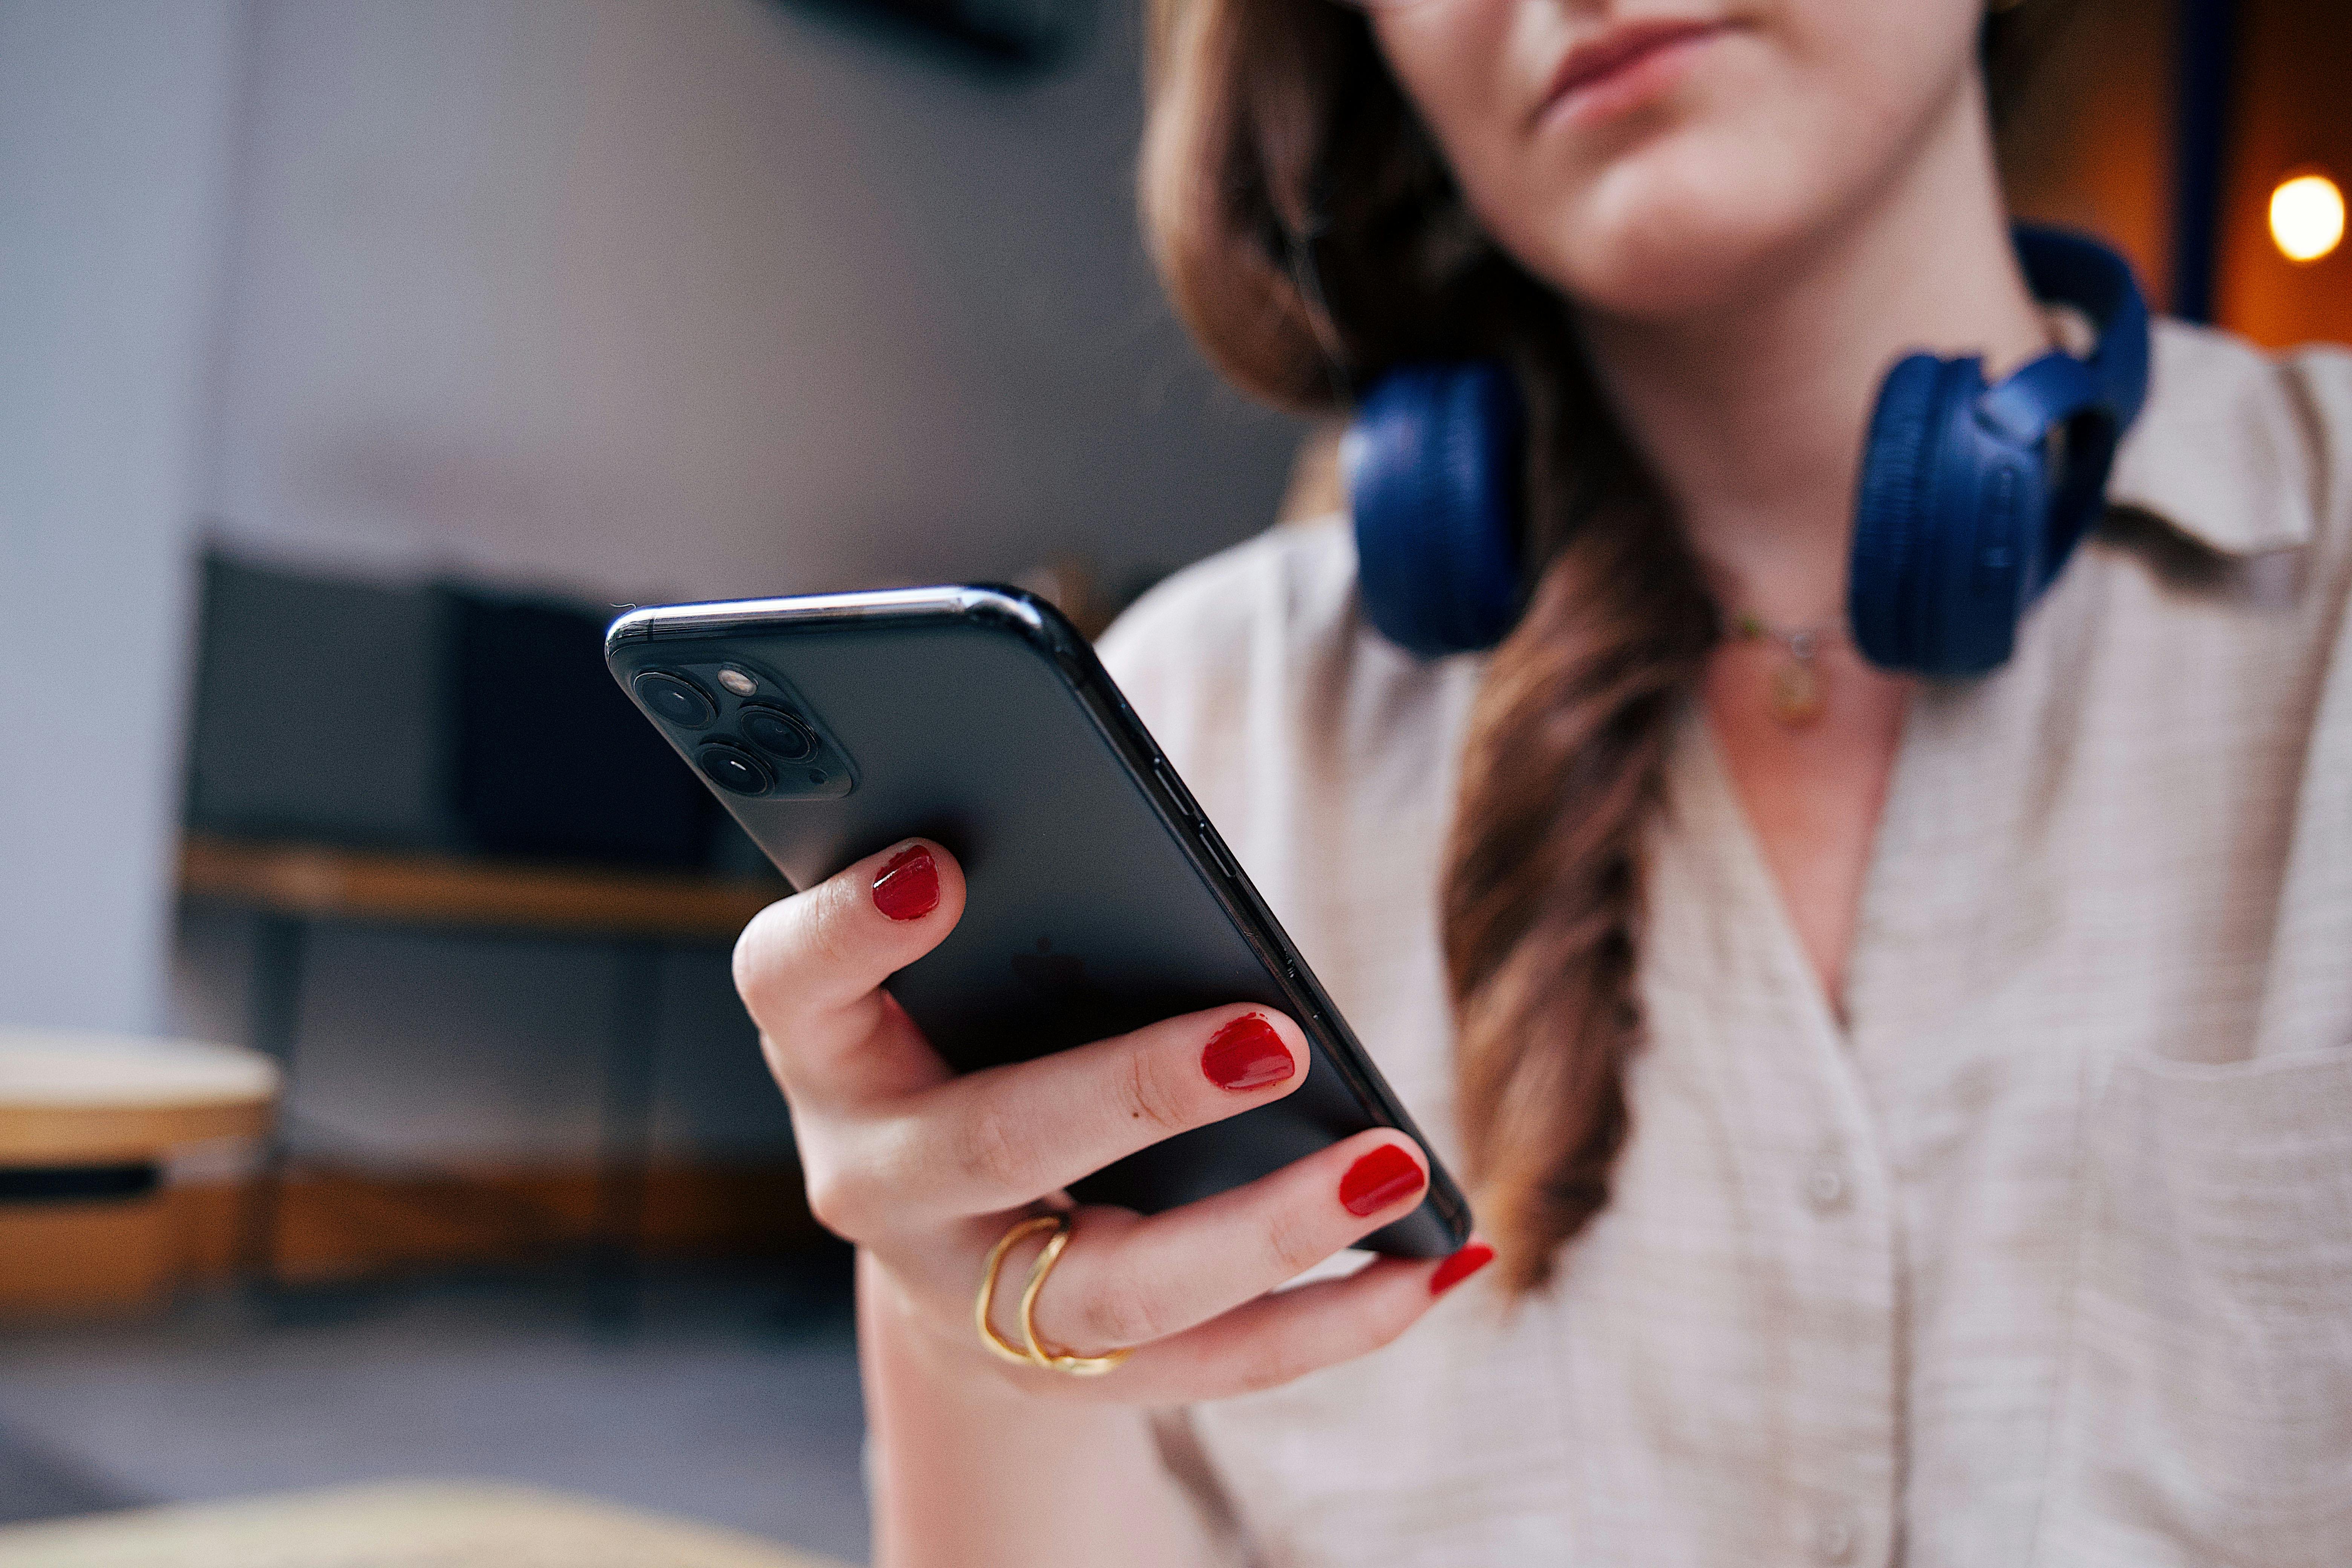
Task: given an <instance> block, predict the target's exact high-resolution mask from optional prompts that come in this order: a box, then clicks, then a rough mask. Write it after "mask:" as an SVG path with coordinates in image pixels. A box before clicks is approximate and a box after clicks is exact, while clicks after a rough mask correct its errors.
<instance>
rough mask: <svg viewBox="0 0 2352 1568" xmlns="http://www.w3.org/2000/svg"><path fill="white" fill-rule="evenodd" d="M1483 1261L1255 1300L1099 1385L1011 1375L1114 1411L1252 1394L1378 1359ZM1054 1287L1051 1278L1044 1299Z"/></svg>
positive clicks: (1371, 1274) (1143, 1353) (1480, 1254)
mask: <svg viewBox="0 0 2352 1568" xmlns="http://www.w3.org/2000/svg"><path fill="white" fill-rule="evenodd" d="M1067 1256H1068V1255H1067V1254H1065V1255H1064V1257H1065V1258H1067ZM1491 1257H1493V1253H1492V1251H1491V1249H1489V1248H1487V1247H1486V1246H1485V1244H1483V1243H1475V1242H1474V1243H1473V1244H1472V1245H1471V1246H1470V1247H1465V1249H1464V1250H1463V1251H1462V1252H1461V1253H1457V1254H1455V1255H1454V1258H1444V1259H1429V1260H1424V1259H1418V1258H1375V1259H1373V1260H1372V1261H1371V1262H1370V1263H1369V1264H1367V1265H1366V1266H1365V1267H1364V1268H1360V1269H1359V1270H1358V1271H1357V1272H1355V1273H1354V1274H1351V1275H1349V1276H1348V1277H1347V1278H1346V1279H1323V1280H1318V1281H1316V1282H1315V1283H1313V1284H1310V1285H1301V1286H1298V1287H1297V1288H1296V1289H1289V1290H1283V1291H1278V1292H1276V1293H1275V1294H1272V1295H1267V1296H1261V1297H1259V1298H1258V1299H1257V1300H1253V1301H1248V1302H1245V1303H1244V1304H1243V1305H1241V1306H1239V1307H1236V1308H1234V1310H1231V1311H1229V1312H1224V1313H1222V1314H1220V1315H1219V1316H1217V1317H1214V1318H1212V1319H1210V1320H1209V1321H1207V1322H1205V1323H1202V1324H1201V1325H1200V1326H1199V1327H1197V1328H1193V1329H1189V1330H1187V1331H1184V1332H1183V1333H1181V1334H1177V1335H1175V1336H1174V1337H1172V1338H1170V1339H1165V1340H1160V1341H1159V1342H1156V1343H1153V1344H1150V1345H1146V1346H1144V1347H1143V1348H1142V1349H1140V1350H1138V1351H1137V1352H1135V1353H1134V1354H1133V1355H1132V1356H1130V1357H1129V1358H1128V1359H1127V1360H1126V1361H1124V1362H1122V1363H1119V1364H1118V1366H1117V1367H1114V1368H1113V1369H1112V1370H1111V1371H1110V1372H1109V1373H1107V1374H1105V1375H1103V1376H1099V1377H1072V1376H1070V1375H1068V1374H1067V1373H1055V1372H1048V1371H1044V1370H1042V1369H1041V1370H1034V1371H1021V1372H1018V1373H1016V1375H1018V1376H1019V1377H1020V1378H1021V1379H1022V1381H1023V1383H1024V1385H1025V1386H1027V1387H1029V1388H1030V1389H1032V1390H1033V1391H1034V1392H1036V1393H1040V1394H1061V1395H1064V1396H1066V1397H1072V1398H1078V1399H1086V1400H1103V1401H1108V1402H1111V1403H1114V1404H1121V1405H1179V1404H1189V1403H1191V1402H1192V1401H1195V1400H1203V1399H1223V1398H1227V1397H1230V1396H1232V1395H1234V1394H1254V1393H1256V1392H1258V1391H1259V1390H1261V1389H1267V1388H1276V1387H1279V1386H1280V1385H1281V1384H1286V1383H1289V1382H1291V1381H1292V1380H1294V1379H1296V1378H1300V1377H1304V1376H1306V1375H1307V1373H1313V1372H1320V1371H1321V1370H1323V1369H1324V1368H1325V1367H1327V1366H1337V1365H1339V1363H1342V1362H1348V1361H1353V1360H1355V1359H1356V1358H1357V1357H1358V1356H1362V1355H1369V1354H1370V1353H1371V1352H1373V1351H1376V1350H1379V1349H1380V1348H1381V1347H1382V1346H1383V1345H1386V1344H1387V1343H1389V1342H1391V1340H1394V1339H1395V1338H1396V1337H1397V1336H1398V1335H1400V1334H1402V1333H1403V1332H1404V1331H1406V1330H1407V1329H1409V1328H1411V1327H1412V1325H1413V1324H1414V1323H1416V1322H1418V1321H1421V1316H1422V1314H1423V1313H1424V1312H1426V1311H1428V1310H1430V1308H1431V1307H1433V1306H1434V1305H1435V1304H1436V1303H1437V1301H1438V1300H1440V1299H1441V1298H1442V1297H1443V1296H1444V1294H1445V1292H1446V1291H1448V1290H1450V1289H1453V1288H1454V1286H1455V1285H1458V1284H1460V1283H1461V1282H1462V1280H1463V1279H1467V1278H1468V1277H1469V1275H1470V1274H1471V1273H1475V1271H1476V1268H1477V1266H1478V1265H1479V1264H1481V1263H1483V1261H1484V1260H1485V1259H1486V1258H1491ZM1465 1265H1468V1267H1467V1268H1465ZM1011 1272H1012V1271H1011V1270H1009V1269H1008V1270H1007V1273H1008V1274H1010V1273H1011ZM1060 1280H1061V1270H1059V1269H1056V1270H1055V1273H1054V1276H1053V1279H1052V1280H1051V1281H1049V1283H1048V1284H1047V1286H1046V1290H1045V1294H1046V1295H1048V1296H1050V1295H1051V1294H1052V1293H1053V1290H1054V1288H1055V1285H1058V1284H1059V1283H1060ZM1040 1306H1041V1308H1042V1306H1043V1302H1042V1301H1041V1302H1040ZM1040 1334H1041V1337H1042V1336H1043V1329H1042V1326H1041V1329H1040ZM1007 1370H1012V1369H1007Z"/></svg>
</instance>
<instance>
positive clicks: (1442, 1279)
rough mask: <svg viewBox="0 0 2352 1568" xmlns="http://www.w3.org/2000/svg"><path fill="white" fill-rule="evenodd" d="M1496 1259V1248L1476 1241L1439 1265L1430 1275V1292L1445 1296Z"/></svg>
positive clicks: (1434, 1294)
mask: <svg viewBox="0 0 2352 1568" xmlns="http://www.w3.org/2000/svg"><path fill="white" fill-rule="evenodd" d="M1494 1261H1495V1249H1494V1248H1493V1247H1489V1246H1487V1245H1486V1243H1485V1242H1483V1241H1474V1242H1472V1243H1471V1244H1470V1245H1469V1246H1467V1247H1464V1248H1463V1249H1462V1250H1461V1251H1459V1252H1457V1253H1455V1254H1454V1256H1453V1257H1451V1258H1447V1259H1446V1260H1445V1261H1444V1262H1443V1263H1441V1264H1439V1265H1438V1266H1437V1272H1436V1273H1434V1274H1433V1275H1431V1276H1430V1277H1429V1293H1430V1294H1431V1295H1433V1296H1443V1295H1444V1294H1445V1293H1446V1292H1447V1291H1448V1290H1451V1289H1454V1287H1455V1286H1456V1285H1459V1284H1461V1283H1462V1281H1464V1280H1465V1279H1469V1278H1470V1276H1472V1275H1473V1274H1475V1273H1477V1272H1478V1270H1480V1269H1481V1268H1486V1265H1488V1264H1489V1263H1492V1262H1494Z"/></svg>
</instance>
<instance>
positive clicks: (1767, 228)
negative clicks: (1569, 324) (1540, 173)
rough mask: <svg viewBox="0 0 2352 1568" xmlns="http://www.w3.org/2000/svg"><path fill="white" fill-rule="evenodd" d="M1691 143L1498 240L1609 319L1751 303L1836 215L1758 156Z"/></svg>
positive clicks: (1624, 168) (1619, 169)
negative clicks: (1761, 164) (1731, 153)
mask: <svg viewBox="0 0 2352 1568" xmlns="http://www.w3.org/2000/svg"><path fill="white" fill-rule="evenodd" d="M1687 140H1688V142H1690V143H1691V144H1687V145H1684V146H1677V147H1661V148H1659V149H1656V150H1655V151H1654V153H1652V154H1651V155H1648V156H1643V157H1640V158H1637V159H1632V160H1628V161H1626V162H1625V163H1622V164H1620V165H1618V166H1616V167H1612V168H1610V169H1608V170H1606V171H1605V172H1603V173H1602V174H1601V175H1600V176H1599V177H1598V178H1596V179H1593V180H1591V182H1590V183H1589V184H1586V185H1585V186H1584V188H1583V189H1581V190H1580V191H1578V192H1576V193H1575V195H1573V196H1572V197H1571V198H1570V199H1569V200H1567V201H1565V202H1560V203H1558V204H1556V205H1552V207H1551V210H1550V211H1549V213H1546V214H1544V215H1543V216H1541V217H1540V218H1539V219H1538V222H1536V223H1534V224H1528V223H1525V222H1506V223H1502V224H1497V225H1496V233H1497V237H1499V238H1501V239H1503V241H1504V242H1505V244H1506V245H1507V246H1508V247H1509V248H1510V249H1512V250H1513V251H1515V252H1517V254H1518V255H1520V256H1521V257H1523V258H1528V260H1529V261H1530V262H1534V263H1537V264H1538V266H1537V270H1538V272H1539V273H1540V274H1541V275H1542V276H1543V277H1544V278H1545V279H1546V280H1547V281H1549V282H1550V283H1551V284H1552V285H1553V287H1555V288H1557V289H1559V290H1560V291H1561V292H1562V293H1564V294H1567V295H1568V296H1569V297H1570V298H1571V299H1573V300H1576V301H1577V302H1578V303H1579V304H1580V305H1582V306H1584V307H1585V308H1587V309H1589V310H1599V311H1602V312H1605V313H1608V314H1612V315H1622V316H1626V317H1630V318H1636V319H1640V320H1644V321H1664V320H1670V319H1672V318H1675V317H1678V316H1694V317H1695V316H1704V315H1706V314H1708V313H1710V312H1712V311H1715V310H1721V309H1724V308H1727V307H1728V306H1731V305H1734V304H1737V303H1738V301H1739V300H1742V299H1747V298H1753V297H1754V296H1755V294H1756V293H1757V292H1758V291H1759V289H1769V285H1770V282H1771V277H1770V275H1771V273H1772V272H1773V271H1774V270H1775V269H1776V268H1780V267H1784V266H1786V265H1787V258H1789V257H1790V256H1791V255H1792V254H1796V253H1798V252H1801V250H1802V248H1803V247H1804V242H1805V237H1806V236H1807V235H1808V234H1809V233H1811V232H1812V231H1813V230H1814V229H1815V228H1817V227H1818V226H1820V225H1821V224H1822V222H1824V221H1826V220H1827V216H1828V215H1826V214H1825V213H1822V212H1817V211H1814V210H1811V208H1812V207H1813V206H1814V205H1818V204H1816V203H1811V202H1808V201H1807V200H1806V199H1805V193H1804V192H1802V191H1801V190H1797V189H1793V188H1791V187H1790V184H1789V183H1788V182H1787V181H1786V180H1785V179H1784V178H1782V177H1780V176H1779V175H1778V174H1776V172H1775V171H1774V170H1772V169H1770V168H1769V167H1755V166H1753V165H1755V164H1756V163H1757V160H1756V159H1755V158H1754V156H1753V154H1752V150H1749V152H1748V155H1747V156H1744V157H1742V156H1737V155H1734V156H1729V157H1725V156H1720V155H1719V154H1721V153H1724V152H1725V151H1727V150H1725V149H1722V148H1720V147H1717V148H1708V147H1705V146H1701V145H1697V144H1696V143H1697V142H1699V141H1700V140H1701V139H1699V138H1690V139H1687ZM1743 165H1747V166H1745V167H1743ZM1523 210H1524V209H1523ZM1506 228H1507V229H1510V230H1514V231H1516V232H1510V233H1506V232H1503V231H1504V230H1505V229H1506Z"/></svg>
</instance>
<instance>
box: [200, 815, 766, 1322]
mask: <svg viewBox="0 0 2352 1568" xmlns="http://www.w3.org/2000/svg"><path fill="white" fill-rule="evenodd" d="M788 891H790V889H788V888H787V887H786V886H785V885H784V884H783V882H782V880H780V879H765V878H758V879H753V878H740V877H714V876H708V875H702V874H698V873H689V872H677V871H651V870H634V869H625V868H603V867H580V866H560V865H549V864H543V863H539V862H524V861H502V860H486V859H472V858H465V857H460V856H452V855H431V854H403V853H389V852H384V851H378V850H360V849H343V848H336V847H329V846H323V845H314V844H291V843H273V842H266V841H251V840H237V839H226V838H217V837H205V836H202V835H194V836H191V837H188V838H187V840H186V841H185V842H184V845H183V846H182V849H181V855H180V892H181V894H182V896H183V897H184V898H186V899H189V900H194V901H196V902H201V903H210V904H216V905H221V906H226V907H229V908H235V909H241V910H247V911H248V912H249V913H250V914H251V915H252V916H253V918H254V922H255V924H254V942H253V963H252V968H251V971H250V975H249V979H248V986H249V989H248V992H247V1018H248V1027H249V1030H250V1043H251V1044H252V1046H253V1047H254V1048H255V1049H257V1050H258V1051H261V1052H263V1053H264V1054H265V1055H267V1056H268V1057H269V1058H271V1059H272V1060H274V1061H275V1062H276V1063H277V1064H278V1068H279V1070H280V1071H281V1073H283V1074H284V1076H285V1078H286V1080H287V1083H288V1085H289V1087H290V1085H291V1082H292V1079H293V1074H294V1064H295V1058H296V1054H297V1047H298V1045H299V1037H300V1024H301V1011H302V987H303V975H304V959H305V953H306V949H307V947H308V942H309V937H310V930H311V928H312V927H313V926H314V925H316V924H318V923H320V922H322V921H331V922H334V923H338V924H344V925H355V926H373V927H379V928H382V927H390V928H398V929H409V930H415V929H436V930H443V931H482V932H489V933H501V934H507V935H516V936H527V937H551V938H556V939H560V940H572V941H581V942H597V943H602V944H605V945H608V946H609V947H610V948H611V949H612V952H613V954H614V960H615V965H616V975H615V984H614V1005H613V1013H612V1017H611V1020H610V1024H609V1026H608V1028H607V1031H606V1037H605V1052H604V1095H603V1112H602V1134H601V1145H602V1146H601V1151H600V1158H599V1162H598V1183H597V1201H596V1211H595V1219H594V1221H593V1226H592V1227H591V1234H590V1237H589V1250H590V1258H591V1260H592V1266H593V1270H594V1272H595V1273H596V1274H597V1275H598V1276H599V1277H601V1278H604V1279H606V1280H608V1281H613V1282H616V1283H619V1284H622V1285H626V1284H627V1283H628V1282H629V1281H630V1280H632V1279H634V1276H635V1268H636V1265H637V1261H638V1252H639V1247H640V1240H641V1237H640V1231H641V1226H642V1219H643V1214H644V1205H645V1189H646V1169H647V1164H648V1163H649V1161H650V1158H651V1143H652V1137H651V1135H652V1127H653V1112H654V1088H655V1085H654V1071H655V1066H656V1037H657V1035H658V1031H659V1026H660V1020H661V958H662V954H663V953H664V952H666V951H667V950H670V949H676V948H691V947H724V946H728V945H730V944H732V942H734V940H735V938H736V936H737V935H738V934H739V933H740V931H742V929H743V927H744V926H745V925H746V924H748V923H749V922H750V921H751V917H752V916H753V915H755V914H757V913H758V912H759V911H760V910H761V909H763V908H765V907H766V906H767V905H769V904H770V903H772V902H774V901H775V900H777V899H779V898H782V896H783V895H784V894H785V893H787V892H788ZM283 1125H284V1122H283V1119H282V1118H281V1119H280V1121H279V1123H278V1130H276V1131H273V1133H272V1135H271V1137H270V1139H269V1141H268V1148H267V1151H266V1152H265V1155H264V1159H263V1161H262V1167H261V1171H260V1173H259V1176H258V1179H257V1184H256V1194H257V1198H256V1202H255V1204H254V1205H253V1207H252V1211H251V1215H252V1217H251V1219H250V1221H249V1223H248V1224H247V1227H246V1234H245V1237H244V1267H245V1271H246V1273H247V1277H248V1278H249V1279H251V1280H253V1281H254V1282H256V1283H257V1284H260V1285H263V1286H269V1285H273V1284H275V1283H276V1280H277V1228H278V1208H279V1199H280V1196H281V1194H282V1190H283V1186H284V1182H285V1176H286V1170H287V1164H288V1160H289V1148H288V1142H287V1139H286V1136H285V1133H284V1131H283ZM607 1304H608V1305H612V1304H614V1303H611V1302H608V1303H607ZM627 1305H628V1303H627V1302H626V1301H625V1300H624V1301H620V1302H618V1304H617V1308H616V1310H622V1311H625V1310H627Z"/></svg>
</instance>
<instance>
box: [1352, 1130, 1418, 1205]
mask: <svg viewBox="0 0 2352 1568" xmlns="http://www.w3.org/2000/svg"><path fill="white" fill-rule="evenodd" d="M1423 1180H1424V1178H1423V1175H1422V1173H1421V1166H1420V1164H1419V1163H1417V1162H1416V1161H1415V1160H1414V1159H1413V1157H1412V1155H1410V1154H1408V1153H1406V1152H1404V1151H1403V1150H1402V1149H1401V1148H1399V1147H1398V1146H1397V1145H1396V1144H1394V1143H1383V1144H1381V1146H1380V1147H1379V1148H1377V1149H1375V1150H1373V1151H1372V1152H1370V1153H1369V1154H1367V1155H1365V1156H1364V1157H1363V1158H1362V1159H1360V1160H1359V1161H1357V1162H1356V1163H1354V1164H1352V1165H1350V1166H1349V1167H1348V1173H1347V1174H1346V1175H1344V1176H1342V1177H1340V1178H1339V1206H1340V1207H1342V1208H1344V1209H1346V1210H1347V1211H1348V1212H1349V1214H1351V1215H1359V1216H1361V1215H1371V1214H1378V1213H1380V1212H1381V1210H1382V1209H1384V1208H1386V1207H1388V1206H1389V1205H1391V1204H1396V1203H1402V1202H1403V1201H1404V1200H1405V1199H1406V1198H1409V1197H1411V1196H1412V1194H1415V1193H1417V1192H1419V1191H1421V1187H1422V1183H1423Z"/></svg>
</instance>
